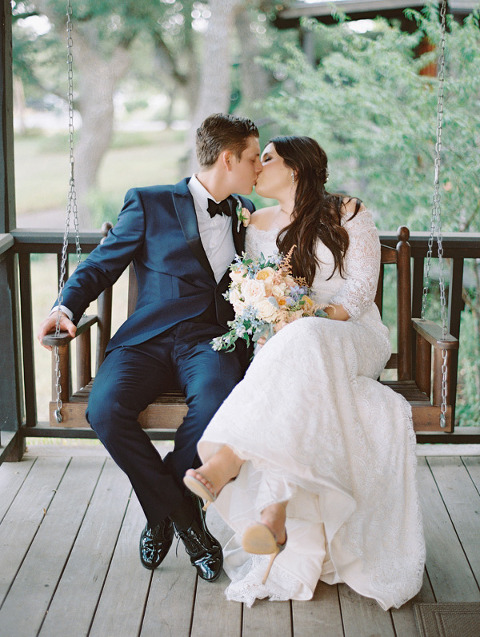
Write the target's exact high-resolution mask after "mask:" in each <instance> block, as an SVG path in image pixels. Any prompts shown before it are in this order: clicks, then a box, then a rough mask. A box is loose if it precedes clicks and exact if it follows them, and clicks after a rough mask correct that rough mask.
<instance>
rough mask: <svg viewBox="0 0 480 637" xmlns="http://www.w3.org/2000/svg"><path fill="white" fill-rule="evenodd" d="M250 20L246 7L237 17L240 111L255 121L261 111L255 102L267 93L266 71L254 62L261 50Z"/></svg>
mask: <svg viewBox="0 0 480 637" xmlns="http://www.w3.org/2000/svg"><path fill="white" fill-rule="evenodd" d="M250 26H251V19H250V15H249V12H248V9H247V8H246V7H242V10H241V11H239V13H238V15H237V31H238V39H239V41H240V42H241V43H242V47H241V52H240V81H241V93H242V99H241V102H240V110H241V112H242V115H243V116H244V117H250V118H251V119H253V120H255V119H257V118H259V117H261V115H262V113H261V111H260V110H259V109H258V108H257V107H256V106H255V102H258V101H260V100H262V99H263V98H264V97H265V96H266V95H268V91H269V80H268V73H267V71H266V70H265V69H264V68H263V67H262V66H261V65H260V64H258V63H257V62H256V60H255V58H257V57H258V56H260V54H261V52H262V50H261V47H260V43H259V41H258V37H257V36H256V35H255V33H253V32H252V30H251V28H250Z"/></svg>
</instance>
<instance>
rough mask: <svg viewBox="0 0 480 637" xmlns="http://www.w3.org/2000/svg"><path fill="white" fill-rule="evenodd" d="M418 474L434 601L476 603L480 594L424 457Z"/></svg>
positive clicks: (420, 459)
mask: <svg viewBox="0 0 480 637" xmlns="http://www.w3.org/2000/svg"><path fill="white" fill-rule="evenodd" d="M417 477H418V484H419V493H420V500H421V503H422V510H423V521H424V528H425V540H426V545H427V572H428V575H429V578H430V583H431V584H432V588H433V592H434V594H435V598H436V600H437V602H447V601H448V602H478V601H480V593H479V590H478V587H477V585H476V583H475V580H474V578H473V576H472V572H471V570H470V567H469V564H468V562H467V558H466V557H465V554H464V553H463V551H462V548H461V546H460V543H459V541H458V538H457V535H456V533H455V529H454V528H453V525H452V522H451V520H450V517H449V515H448V512H447V509H446V508H445V505H444V503H443V500H442V498H441V495H440V493H439V491H438V488H437V485H436V484H435V481H434V479H433V476H432V474H431V472H430V469H429V467H428V465H427V462H426V460H425V458H418V468H417Z"/></svg>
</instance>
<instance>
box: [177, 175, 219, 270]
mask: <svg viewBox="0 0 480 637" xmlns="http://www.w3.org/2000/svg"><path fill="white" fill-rule="evenodd" d="M187 184H188V179H183V180H182V181H181V182H179V183H178V184H177V185H176V186H175V188H174V191H173V204H174V206H175V212H176V213H177V217H178V220H179V222H180V226H181V227H182V231H183V234H184V235H185V239H186V241H187V243H188V246H189V248H190V250H191V251H192V252H193V254H194V255H195V256H196V258H197V259H198V261H199V262H200V263H201V265H202V267H203V268H204V269H205V270H206V271H207V272H208V274H209V275H210V276H211V277H214V274H213V270H212V267H211V265H210V262H209V260H208V258H207V255H206V254H205V250H204V248H203V245H202V242H201V240H200V233H199V231H198V222H197V215H196V214H195V206H194V204H193V198H192V195H191V194H190V190H189V189H188V186H187Z"/></svg>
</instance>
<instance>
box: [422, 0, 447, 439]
mask: <svg viewBox="0 0 480 637" xmlns="http://www.w3.org/2000/svg"><path fill="white" fill-rule="evenodd" d="M446 14H447V0H441V4H440V22H441V37H440V54H439V58H438V72H437V79H438V93H437V131H436V133H437V136H436V143H435V155H434V157H435V160H434V165H435V173H434V181H433V205H432V216H431V224H430V237H429V239H428V251H427V259H426V263H425V276H424V285H423V296H422V313H421V318H422V320H425V312H426V307H427V295H428V292H429V288H430V266H431V259H432V248H433V240H434V236H435V235H436V240H437V246H438V267H439V280H438V283H439V289H440V312H441V319H442V336H443V338H445V337H446V335H447V301H446V297H445V275H444V269H443V266H444V264H443V243H442V239H443V238H442V218H441V205H440V163H441V152H442V126H443V104H444V88H445V36H446ZM446 361H447V351H446V350H445V349H444V350H442V392H441V393H442V402H441V407H440V426H441V427H442V428H443V427H445V425H446V411H447V363H446Z"/></svg>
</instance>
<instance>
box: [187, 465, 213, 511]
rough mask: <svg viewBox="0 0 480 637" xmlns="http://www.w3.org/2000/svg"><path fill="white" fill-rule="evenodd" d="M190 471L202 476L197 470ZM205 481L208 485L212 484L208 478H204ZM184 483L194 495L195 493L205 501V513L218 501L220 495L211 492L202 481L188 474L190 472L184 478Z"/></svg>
mask: <svg viewBox="0 0 480 637" xmlns="http://www.w3.org/2000/svg"><path fill="white" fill-rule="evenodd" d="M189 471H194V472H195V473H198V474H199V475H200V476H201V475H202V474H201V473H200V471H197V470H196V469H189ZM202 478H203V476H202ZM204 480H206V481H207V482H208V484H210V482H209V481H208V480H207V479H206V478H204ZM183 482H184V484H185V486H186V487H187V488H188V489H189V490H190V491H191V492H192V493H194V494H195V495H198V497H199V498H202V499H203V500H205V504H204V506H203V510H204V511H206V510H207V509H208V507H209V505H210V504H211V503H212V502H215V500H216V499H217V496H218V493H217V492H216V491H212V490H210V489H209V488H208V487H207V486H206V485H205V484H203V482H202V481H201V480H198V479H197V478H195V476H192V475H190V474H188V472H187V474H186V475H185V476H184V477H183Z"/></svg>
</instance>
